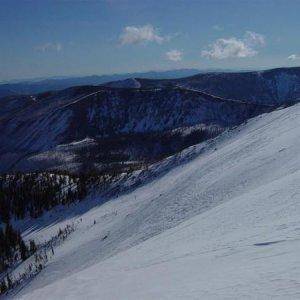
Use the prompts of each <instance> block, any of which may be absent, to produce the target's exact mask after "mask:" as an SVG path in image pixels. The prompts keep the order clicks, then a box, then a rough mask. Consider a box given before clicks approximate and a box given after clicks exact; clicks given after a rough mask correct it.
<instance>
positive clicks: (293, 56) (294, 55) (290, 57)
mask: <svg viewBox="0 0 300 300" xmlns="http://www.w3.org/2000/svg"><path fill="white" fill-rule="evenodd" d="M287 59H288V60H298V59H300V54H291V55H290V56H288V58H287Z"/></svg>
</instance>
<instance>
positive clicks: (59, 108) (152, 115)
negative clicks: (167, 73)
mask: <svg viewBox="0 0 300 300" xmlns="http://www.w3.org/2000/svg"><path fill="white" fill-rule="evenodd" d="M26 99H27V101H28V102H29V101H31V104H30V105H27V106H26V107H25V108H23V109H19V110H18V109H17V108H16V109H12V108H11V111H12V112H11V113H10V114H7V113H6V114H5V116H3V117H2V118H1V119H0V157H1V159H2V161H3V162H4V163H3V164H2V166H1V171H2V172H4V171H5V172H8V171H12V170H14V171H15V170H20V171H22V170H24V169H23V167H24V168H25V169H26V170H28V164H27V163H26V162H27V161H28V159H29V158H30V157H31V156H33V155H34V156H35V157H36V155H38V154H39V156H38V159H37V160H39V161H41V160H43V159H44V158H47V153H46V154H45V155H40V154H41V153H44V152H45V151H50V150H54V149H62V147H58V146H59V145H62V144H64V145H65V144H69V143H73V145H74V142H76V141H82V140H84V139H86V138H87V137H88V138H90V139H95V140H99V139H106V140H107V139H108V138H114V139H116V137H117V136H123V137H124V136H126V135H127V136H130V135H131V136H132V135H136V139H138V135H140V134H143V135H145V134H150V135H151V136H152V137H154V136H155V135H156V137H157V139H158V144H161V143H162V142H163V141H162V140H161V139H160V136H164V137H165V136H166V134H162V133H166V132H167V131H172V130H175V129H176V130H178V129H179V128H185V127H190V126H196V125H197V126H198V128H200V130H201V131H202V132H204V134H203V136H205V135H207V136H208V137H210V136H212V135H214V133H215V132H221V131H222V130H224V128H228V127H230V126H235V125H238V124H240V123H242V122H244V121H245V120H247V119H248V118H250V117H253V116H255V115H257V114H260V113H262V112H266V111H270V110H271V109H274V108H275V107H273V106H270V105H260V104H259V105H258V104H252V103H247V102H244V101H233V100H226V99H220V98H218V97H214V96H211V95H207V94H204V93H201V92H197V91H193V90H188V89H185V88H178V87H166V88H160V89H135V88H131V89H128V88H122V89H120V88H107V87H89V86H86V87H76V88H70V89H67V90H63V91H61V92H50V93H46V94H42V95H37V96H31V97H26ZM2 101H3V100H2ZM20 101H23V100H20ZM20 101H17V100H16V101H15V103H16V107H19V105H20V104H19V102H20ZM200 125H201V126H200ZM181 131H184V130H181ZM178 132H180V131H178ZM152 139H153V138H152ZM143 140H144V141H145V143H147V139H143ZM197 142H199V140H197ZM101 143H102V144H103V142H101V141H100V145H101ZM178 144H179V148H182V146H181V145H180V144H181V142H179V143H178ZM110 145H111V144H109V145H108V148H110ZM57 147H58V148H57ZM134 147H137V145H136V144H135V145H134ZM66 148H67V147H65V149H66ZM71 148H72V146H70V147H69V150H70V151H68V155H67V156H65V155H64V156H63V157H62V159H67V160H68V161H72V162H73V163H76V160H75V161H74V159H73V158H74V153H73V152H72V151H71ZM73 148H74V147H73ZM159 148H162V147H158V149H157V150H155V151H156V152H158V156H161V155H164V154H167V153H168V152H169V151H165V150H163V149H162V150H159ZM179 148H178V149H179ZM126 149H127V150H128V151H127V152H126V153H124V154H125V155H126V156H129V158H130V160H136V159H137V157H135V155H134V154H133V152H134V150H135V149H133V150H132V149H128V147H127V148H126ZM103 150H105V149H103ZM174 151H175V152H176V147H175V149H174ZM128 152H131V153H130V155H128ZM138 152H141V150H139V151H138ZM160 152H161V153H160ZM105 153H106V151H105ZM140 154H141V153H140ZM140 154H139V155H140ZM72 155H73V158H72ZM145 156H146V158H147V155H146V154H145ZM150 156H153V155H152V154H151V153H150ZM51 157H53V155H52V156H51V154H50V159H51ZM151 158H152V157H151ZM92 161H93V157H91V158H90V162H92ZM77 162H78V161H77ZM25 165H26V166H25ZM32 167H33V168H34V164H33V165H32Z"/></svg>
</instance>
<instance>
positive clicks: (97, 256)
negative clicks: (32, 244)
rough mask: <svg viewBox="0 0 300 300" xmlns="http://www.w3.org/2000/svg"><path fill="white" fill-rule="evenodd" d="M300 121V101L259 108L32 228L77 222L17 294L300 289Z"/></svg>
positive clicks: (251, 294) (223, 295)
mask: <svg viewBox="0 0 300 300" xmlns="http://www.w3.org/2000/svg"><path fill="white" fill-rule="evenodd" d="M299 125H300V105H295V106H293V107H289V108H286V109H282V110H277V111H274V112H272V113H270V114H264V115H261V116H259V117H256V118H254V119H252V120H250V121H248V122H247V124H244V125H242V126H239V127H237V128H235V129H234V130H232V131H227V132H225V133H223V134H222V135H220V136H219V137H218V138H216V139H215V140H214V141H213V142H211V143H204V144H200V145H198V146H197V147H191V148H190V149H188V150H186V151H185V152H184V153H186V155H189V156H191V155H192V152H193V151H195V155H196V157H195V158H194V159H192V160H190V161H188V162H186V163H182V164H180V165H179V166H176V167H174V168H173V169H171V170H170V171H169V172H167V173H165V174H164V175H162V176H159V177H157V178H156V179H154V180H153V181H151V182H147V183H146V184H144V185H143V186H141V187H139V188H137V189H136V190H133V191H132V192H130V193H127V194H125V195H123V196H119V197H117V198H115V199H112V200H111V201H108V202H106V203H105V204H102V205H100V204H101V199H98V198H97V196H96V195H95V196H90V197H91V198H93V199H91V200H90V201H94V202H95V203H97V202H98V203H99V205H96V206H91V207H93V208H91V209H90V210H88V211H85V212H84V213H81V214H80V213H78V212H77V213H78V214H77V215H76V214H75V215H74V214H73V215H72V214H70V215H68V217H67V216H66V217H65V219H64V220H63V221H61V222H55V223H53V224H51V225H48V226H45V227H39V228H38V229H37V230H35V229H34V228H32V229H31V230H28V231H27V232H25V233H24V236H25V238H26V239H30V238H35V239H36V240H39V241H43V240H44V239H48V238H50V237H51V235H53V233H55V232H57V230H58V228H59V227H60V226H61V227H63V226H64V225H65V224H72V223H73V224H74V223H76V228H77V229H76V231H75V232H74V233H72V235H71V236H69V237H68V239H67V240H66V241H65V243H63V244H62V245H59V246H58V247H57V248H55V255H54V257H52V258H51V260H50V262H49V263H48V265H47V266H46V268H45V269H44V270H43V271H42V272H41V273H40V274H39V275H38V276H37V277H36V278H35V279H33V280H32V281H31V282H29V283H28V284H27V286H26V287H24V288H23V289H22V290H21V291H19V292H17V293H14V294H12V295H11V297H12V298H17V299H40V298H42V299H241V298H242V299H273V298H278V299H298V298H299V297H300V259H299V251H300V240H299V233H300V218H299V217H300V201H299V200H300V185H299V182H300V156H299V151H300V139H299V137H300V132H299ZM169 161H172V159H171V158H170V159H169ZM164 163H165V162H163V164H164ZM174 164H175V163H174ZM166 165H168V164H166ZM156 167H157V168H159V166H156ZM87 201H88V200H86V205H88V204H87ZM80 205H85V204H84V202H81V203H80ZM94 221H96V224H94Z"/></svg>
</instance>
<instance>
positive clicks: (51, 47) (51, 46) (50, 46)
mask: <svg viewBox="0 0 300 300" xmlns="http://www.w3.org/2000/svg"><path fill="white" fill-rule="evenodd" d="M35 49H36V50H37V51H41V52H46V51H57V52H59V51H61V50H62V44H61V43H45V44H42V45H39V46H37V47H35Z"/></svg>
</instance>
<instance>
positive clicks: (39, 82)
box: [0, 69, 200, 97]
mask: <svg viewBox="0 0 300 300" xmlns="http://www.w3.org/2000/svg"><path fill="white" fill-rule="evenodd" d="M199 72H200V71H199V70H197V69H179V70H169V71H150V72H144V73H125V74H113V75H101V76H98V75H91V76H84V77H61V78H49V79H36V80H24V81H19V82H11V83H10V82H9V83H3V84H1V83H0V97H4V96H11V95H16V94H18V95H24V94H26V95H28V94H37V93H42V92H45V91H54V90H61V89H65V88H68V87H72V86H78V85H98V84H102V83H105V82H110V81H117V80H123V79H126V78H132V77H139V78H151V79H162V78H164V79H170V78H180V77H186V76H191V75H195V74H198V73H199Z"/></svg>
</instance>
